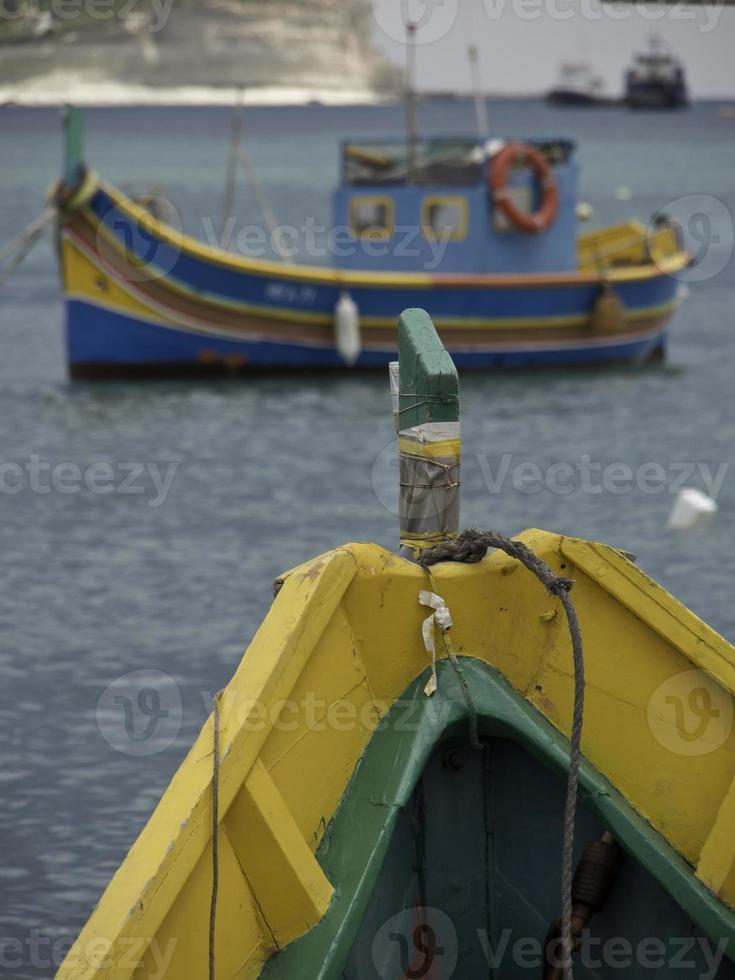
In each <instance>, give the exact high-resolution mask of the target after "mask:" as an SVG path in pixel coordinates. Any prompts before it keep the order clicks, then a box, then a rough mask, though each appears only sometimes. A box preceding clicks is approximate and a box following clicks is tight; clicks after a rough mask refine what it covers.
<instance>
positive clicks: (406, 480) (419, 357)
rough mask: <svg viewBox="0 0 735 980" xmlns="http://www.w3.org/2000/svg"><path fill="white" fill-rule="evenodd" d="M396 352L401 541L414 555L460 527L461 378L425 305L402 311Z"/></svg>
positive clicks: (393, 383) (394, 385) (394, 375)
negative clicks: (397, 357) (397, 362)
mask: <svg viewBox="0 0 735 980" xmlns="http://www.w3.org/2000/svg"><path fill="white" fill-rule="evenodd" d="M398 354H399V366H398V371H396V367H395V365H392V369H391V386H392V389H393V394H394V412H395V413H396V429H397V430H398V452H399V460H400V481H401V485H400V498H399V514H400V525H401V546H402V553H403V554H411V555H412V556H414V557H415V556H416V554H417V553H418V552H419V551H421V550H422V549H423V548H430V547H431V546H432V545H434V544H437V543H438V542H440V541H444V540H446V539H447V538H449V537H453V536H454V535H456V534H457V532H458V531H459V461H460V451H461V442H460V431H459V378H458V376H457V369H456V367H455V366H454V362H453V361H452V359H451V357H450V356H449V354H448V352H447V350H446V348H445V347H444V345H443V344H442V342H441V340H440V339H439V335H438V334H437V332H436V329H435V327H434V324H433V323H432V322H431V317H430V316H429V314H428V313H426V311H425V310H405V311H404V312H403V314H402V315H401V318H400V320H399V322H398ZM396 396H397V397H396Z"/></svg>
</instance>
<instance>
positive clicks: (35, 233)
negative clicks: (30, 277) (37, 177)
mask: <svg viewBox="0 0 735 980" xmlns="http://www.w3.org/2000/svg"><path fill="white" fill-rule="evenodd" d="M55 217H56V208H55V207H54V205H51V204H50V205H49V206H48V207H45V208H44V209H43V211H42V212H41V213H40V214H39V215H38V217H37V218H34V219H33V221H31V222H30V224H28V225H26V227H25V228H24V229H23V231H22V232H21V233H20V234H19V235H16V236H15V238H12V239H11V240H10V241H9V242H6V244H5V245H3V246H2V247H1V248H0V265H4V264H5V263H7V266H6V268H5V269H3V270H2V272H0V286H4V285H5V283H6V282H7V281H8V279H10V277H11V276H12V274H13V273H14V272H15V270H16V269H17V268H18V266H19V265H20V264H21V262H22V261H23V259H25V258H26V256H27V255H28V253H29V252H30V251H31V249H32V248H33V246H34V245H35V244H36V242H37V241H38V240H39V239H40V237H41V235H42V234H43V232H44V231H45V230H46V227H47V226H48V225H49V224H50V223H51V222H52V221H53V220H54V218H55Z"/></svg>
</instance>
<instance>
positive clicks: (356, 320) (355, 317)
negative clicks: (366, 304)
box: [334, 289, 362, 367]
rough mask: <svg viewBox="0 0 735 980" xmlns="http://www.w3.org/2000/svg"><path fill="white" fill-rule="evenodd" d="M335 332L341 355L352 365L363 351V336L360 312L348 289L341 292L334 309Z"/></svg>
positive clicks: (346, 362)
mask: <svg viewBox="0 0 735 980" xmlns="http://www.w3.org/2000/svg"><path fill="white" fill-rule="evenodd" d="M334 332H335V335H336V336H335V343H336V347H337V351H338V353H339V356H340V357H341V358H342V360H343V361H344V362H345V364H347V365H349V366H350V367H351V366H352V365H353V364H354V363H355V361H356V360H357V359H358V357H359V356H360V353H361V352H362V338H361V337H360V313H359V311H358V309H357V304H356V303H355V301H354V300H353V298H352V297H351V296H350V294H349V293H348V292H347V290H346V289H344V290H342V292H341V293H340V295H339V299H338V300H337V305H336V307H335V309H334Z"/></svg>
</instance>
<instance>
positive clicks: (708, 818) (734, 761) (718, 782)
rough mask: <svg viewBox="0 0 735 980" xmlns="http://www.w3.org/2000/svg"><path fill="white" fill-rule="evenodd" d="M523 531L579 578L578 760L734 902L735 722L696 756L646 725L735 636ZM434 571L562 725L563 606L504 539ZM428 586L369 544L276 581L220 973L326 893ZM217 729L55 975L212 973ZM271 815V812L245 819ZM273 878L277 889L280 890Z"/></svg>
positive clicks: (499, 660)
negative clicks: (685, 676)
mask: <svg viewBox="0 0 735 980" xmlns="http://www.w3.org/2000/svg"><path fill="white" fill-rule="evenodd" d="M520 539H521V540H523V541H525V543H526V544H528V545H529V546H530V547H531V548H532V549H533V550H534V551H535V552H536V553H537V554H539V555H540V556H541V557H543V558H544V560H546V561H547V562H548V563H549V564H550V565H551V566H552V568H554V569H555V570H556V571H557V572H559V573H563V574H565V575H572V577H574V578H575V579H576V583H577V584H576V586H575V590H574V597H575V604H576V607H577V610H578V614H579V618H580V623H581V627H582V632H583V635H584V640H585V651H586V673H587V704H586V719H585V734H584V743H583V751H584V753H585V756H586V757H587V759H588V760H589V761H590V763H591V764H592V765H593V766H595V767H596V768H597V769H598V771H599V772H600V773H601V774H602V775H603V776H605V777H606V778H607V779H608V780H610V782H612V783H613V785H615V786H616V788H617V789H618V790H619V791H620V792H621V793H622V794H623V796H624V797H625V798H626V799H627V800H628V802H629V803H630V804H631V805H632V806H633V807H634V808H635V809H636V810H637V811H638V812H639V813H640V814H641V815H642V816H643V817H645V818H646V819H647V820H648V821H649V822H650V823H651V824H652V826H653V827H654V828H655V829H656V830H658V831H659V833H661V834H662V836H663V837H664V838H665V839H666V840H667V841H668V843H669V844H670V845H671V846H672V847H674V848H675V849H676V850H677V851H678V852H679V853H680V854H681V855H682V856H683V857H684V858H685V860H687V861H688V862H689V864H690V865H691V866H692V868H693V869H696V872H697V874H698V875H699V877H700V879H701V880H702V881H703V882H704V883H705V884H706V885H708V886H709V887H711V888H713V890H715V891H716V892H717V894H718V895H719V896H720V897H721V898H722V899H723V900H724V901H725V902H727V903H728V904H729V905H735V887H734V883H733V862H734V860H735V840H733V837H732V834H731V833H726V832H725V831H724V829H723V828H724V827H726V826H729V823H727V818H728V817H729V815H730V814H731V813H732V812H733V811H734V810H735V798H734V794H735V790H734V789H733V780H734V779H735V734H733V732H732V731H730V732H729V734H728V735H727V737H726V738H725V739H724V740H723V741H722V743H721V744H718V745H712V746H709V745H708V746H707V748H708V752H707V753H706V754H704V755H700V756H698V757H697V758H696V760H695V761H696V764H695V765H693V764H692V759H691V757H688V756H687V755H686V754H677V753H676V752H672V751H671V749H670V747H667V746H666V745H663V744H662V743H661V741H660V740H659V739H658V738H657V737H656V735H655V734H654V730H653V728H652V727H651V723H650V719H649V712H650V710H651V704H652V703H654V704H655V696H656V692H657V691H659V690H660V689H661V686H662V685H665V684H666V683H668V682H669V681H670V680H671V678H674V677H676V676H677V675H679V674H680V673H682V672H683V671H691V670H692V669H693V668H694V669H700V670H701V671H702V677H703V678H709V679H711V683H713V684H715V685H716V686H717V688H718V689H719V690H721V691H722V692H726V694H727V696H728V697H731V696H732V694H733V692H734V691H735V649H733V647H732V646H731V645H730V644H728V643H727V642H726V641H725V640H724V639H723V638H722V637H720V636H718V635H717V634H716V633H715V632H714V631H712V630H711V629H710V628H709V627H707V626H706V625H705V624H704V623H702V622H701V621H700V620H699V619H698V618H697V617H696V616H694V615H693V614H692V613H691V612H689V611H688V610H686V609H685V608H684V607H683V606H681V604H680V603H677V602H676V600H674V599H672V598H671V597H670V596H668V595H667V594H666V593H665V592H664V590H663V589H661V588H660V586H658V585H656V583H654V582H652V581H651V580H650V579H649V578H648V577H647V576H646V575H645V574H644V573H643V572H641V570H640V569H638V568H637V567H636V566H635V565H633V564H632V563H631V562H629V561H628V559H627V558H626V557H625V556H624V555H623V554H622V553H621V552H618V551H616V550H615V549H612V548H608V547H606V546H603V545H598V544H595V543H591V542H586V541H578V540H575V539H569V538H564V537H560V536H558V535H553V534H549V533H547V532H543V531H527V532H524V534H522V535H520ZM432 579H433V582H434V583H435V587H436V588H437V589H438V590H439V591H440V593H441V594H442V596H443V597H444V598H445V600H446V602H447V604H448V606H449V608H450V610H451V612H452V616H453V619H454V623H455V626H454V628H453V645H454V648H455V650H456V651H457V653H458V654H459V655H461V656H471V657H475V658H478V659H480V660H483V661H484V662H486V663H488V664H491V665H493V666H494V667H495V668H496V669H498V670H499V671H500V672H501V673H502V674H503V675H504V676H505V678H506V679H507V680H508V681H509V683H510V684H511V685H512V686H513V687H514V688H515V689H516V690H517V691H518V692H520V694H521V695H522V696H523V697H524V698H525V699H526V700H527V701H528V702H529V703H530V704H531V705H533V706H534V707H535V708H536V709H537V710H538V711H539V712H540V713H541V714H542V715H544V716H545V717H546V718H547V719H548V720H549V721H550V722H551V723H552V724H553V725H554V726H555V727H556V728H557V729H559V730H560V731H561V732H562V733H564V734H565V735H567V734H568V732H569V727H570V720H571V708H572V700H573V683H572V663H571V651H570V648H569V640H568V636H567V631H566V628H565V626H564V622H563V616H562V615H560V608H559V606H558V603H557V601H556V600H553V599H551V598H549V596H548V595H547V594H546V593H545V592H544V590H543V588H542V587H541V586H540V585H539V583H538V582H537V581H536V579H535V578H534V577H533V576H531V575H530V574H529V573H528V572H527V571H526V570H525V569H523V568H522V566H520V565H519V563H518V562H516V561H515V560H513V559H510V558H508V557H507V556H505V555H503V554H501V553H498V552H495V553H493V554H491V555H490V556H489V557H488V558H486V559H485V560H484V561H483V562H481V563H480V564H479V565H472V566H462V565H453V564H443V565H439V566H436V567H435V568H434V570H433V576H432ZM427 582H428V579H427V576H426V574H425V573H424V572H423V571H422V570H421V569H420V568H418V567H417V566H415V565H412V564H411V563H409V562H406V561H404V560H402V559H400V558H398V557H396V556H395V555H393V554H390V553H388V552H386V551H384V550H383V549H381V548H379V547H377V546H374V545H346V546H345V547H343V548H340V549H338V550H337V551H334V552H330V553H328V554H326V555H323V556H321V557H320V558H317V559H315V560H314V561H311V562H307V563H306V564H304V565H302V566H300V567H298V568H296V569H293V570H292V571H291V572H289V573H287V574H286V575H284V577H283V584H282V587H281V589H280V592H279V594H278V597H277V599H276V600H275V603H274V605H273V607H272V609H271V611H270V613H269V614H268V615H267V616H266V618H265V620H264V622H263V624H262V626H261V627H260V629H259V631H258V633H257V634H256V636H255V638H254V639H253V641H252V643H251V645H250V647H249V649H248V651H247V654H246V655H245V656H244V657H243V659H242V661H241V663H240V665H239V666H238V667H237V669H236V671H235V674H234V676H233V678H232V680H231V681H230V683H229V685H228V686H227V688H226V689H225V691H224V692H223V694H222V696H221V701H220V705H221V713H222V736H221V755H222V762H221V770H220V819H221V822H220V837H221V856H220V874H221V891H222V895H221V898H220V908H221V909H222V912H221V914H220V916H219V918H218V931H217V957H218V964H219V966H218V969H221V974H220V975H222V976H225V977H233V978H235V977H237V978H242V980H245V978H255V977H257V976H258V975H259V973H260V970H261V968H262V965H263V964H264V963H265V962H266V960H267V959H268V957H269V956H270V955H271V954H272V952H273V950H274V949H277V948H278V947H279V946H280V945H283V944H284V943H285V942H287V941H289V939H292V938H294V936H295V934H298V932H299V930H300V931H301V932H303V931H306V930H307V929H308V928H309V927H310V924H311V925H313V924H314V922H315V921H316V920H318V919H319V917H321V916H322V915H323V914H324V912H325V910H326V906H327V904H328V902H329V895H330V888H331V886H330V884H329V883H328V882H326V880H325V879H324V877H323V875H322V874H320V869H319V867H318V863H317V862H316V860H315V858H314V854H315V853H316V851H317V848H318V845H319V841H320V840H321V836H322V834H323V832H324V829H325V827H326V825H327V824H328V823H329V821H330V819H331V818H332V816H333V815H334V812H335V810H336V807H337V806H338V804H339V801H340V800H341V798H342V796H343V794H344V792H345V789H346V788H347V785H348V783H349V780H350V778H351V776H352V773H353V771H354V768H355V766H356V764H357V762H358V760H359V758H360V756H361V754H362V752H363V751H364V748H365V747H366V745H367V743H368V741H369V739H370V736H371V734H372V732H373V731H374V728H375V726H376V724H377V723H378V721H379V719H380V717H382V716H383V715H384V714H385V713H386V712H387V711H388V710H389V709H390V706H391V705H392V704H393V703H394V702H395V700H396V699H397V698H398V697H399V696H400V695H401V693H402V692H403V691H404V690H405V689H406V688H407V687H408V685H409V684H410V683H411V682H412V681H413V680H414V679H415V678H416V677H418V676H419V675H420V674H421V673H422V672H423V670H424V669H425V668H426V666H427V664H428V662H427V658H426V652H425V649H424V646H423V642H422V638H421V623H422V620H423V618H424V617H425V612H426V611H425V609H424V608H423V607H421V606H420V605H419V603H418V601H417V600H418V592H419V591H420V589H422V588H425V587H426V585H427ZM708 683H709V681H708ZM310 699H311V700H310ZM314 699H316V702H317V704H318V707H317V708H316V709H314V712H313V714H308V713H307V710H306V705H307V704H312V707H313V703H314ZM347 709H349V711H348V710H347ZM212 738H213V729H212V720H211V718H210V720H209V721H208V722H207V723H206V724H205V726H204V728H203V729H202V732H201V734H200V736H199V738H198V739H197V741H196V743H195V744H194V746H193V747H192V749H191V751H190V753H189V755H188V756H187V758H186V760H185V761H184V762H183V764H182V766H181V768H180V769H179V771H178V772H177V774H176V776H175V777H174V779H173V780H172V782H171V784H170V786H169V788H168V789H167V790H166V792H165V794H164V796H163V797H162V799H161V802H160V803H159V805H158V807H157V809H156V811H155V812H154V814H153V816H152V817H151V819H150V821H149V823H148V825H147V827H146V828H145V830H144V831H143V833H142V834H141V835H140V837H139V838H138V840H137V841H136V843H135V844H134V845H133V847H132V849H131V851H130V853H129V855H128V857H127V859H126V861H125V862H124V863H123V865H122V866H121V868H120V869H119V870H118V872H117V873H116V875H115V877H114V878H113V880H112V882H111V883H110V885H109V887H108V889H107V891H106V893H105V895H104V896H103V898H102V900H101V902H100V904H99V905H98V907H97V909H96V910H95V912H94V914H93V915H92V917H91V918H90V920H89V922H88V923H87V925H86V927H85V929H84V930H83V932H82V934H81V935H80V937H79V940H78V941H77V944H75V947H74V948H73V949H72V951H71V952H70V954H69V957H68V958H67V960H66V961H65V963H64V965H63V966H62V968H61V970H60V972H59V974H58V976H59V977H60V978H63V980H71V978H75V980H81V978H91V977H98V978H102V977H105V978H115V980H123V978H131V977H133V976H134V975H135V974H134V969H135V967H136V964H137V966H138V968H139V969H140V971H141V973H140V975H142V976H146V975H148V974H147V973H146V970H149V971H153V970H154V969H155V965H156V962H157V961H158V959H160V957H161V956H162V955H163V953H164V952H167V951H169V950H170V951H171V960H170V964H169V969H170V973H169V974H168V975H171V976H204V975H206V957H207V935H208V913H209V906H208V900H209V888H210V887H211V829H210V824H211V785H212ZM265 812H268V813H269V814H270V817H269V820H268V821H265V822H263V821H260V823H259V822H258V820H257V819H253V816H252V815H253V814H256V815H257V813H265ZM238 815H239V816H238ZM243 815H246V816H243ZM235 816H237V819H235ZM244 820H246V821H247V823H248V826H249V828H250V830H251V831H252V833H251V834H250V835H248V834H244V833H243V832H242V826H243V821H244ZM264 867H268V868H270V869H271V870H272V875H271V876H270V878H269V876H268V875H267V874H264V872H263V868H264ZM274 889H275V891H274ZM279 889H280V890H281V892H283V890H284V889H288V891H289V895H290V899H291V900H290V901H289V902H280V901H278V900H277V899H275V898H274V894H275V895H277V894H278V893H279V891H278V890H279ZM233 911H234V916H233ZM131 944H138V945H137V946H136V948H139V949H140V955H139V956H138V958H137V960H136V959H135V958H134V957H132V956H131V955H130V949H131ZM157 958H158V959H157ZM131 963H132V965H131Z"/></svg>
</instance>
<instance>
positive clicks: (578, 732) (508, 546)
mask: <svg viewBox="0 0 735 980" xmlns="http://www.w3.org/2000/svg"><path fill="white" fill-rule="evenodd" d="M488 548H497V549H498V550H499V551H503V552H505V554H506V555H509V556H510V557H511V558H515V559H517V560H518V561H520V562H521V563H522V564H523V565H525V566H526V568H527V569H528V570H529V571H531V572H533V574H534V575H535V576H536V577H537V578H538V579H539V581H540V582H541V583H542V585H543V586H544V588H545V589H546V591H547V592H548V593H549V594H550V595H552V596H554V597H555V598H557V599H558V600H559V601H560V602H561V604H562V606H563V607H564V612H565V614H566V617H567V624H568V626H569V636H570V638H571V641H572V656H573V660H574V709H573V712H572V731H571V735H570V739H569V742H570V749H569V775H568V778H567V793H566V801H565V804H564V828H563V838H562V859H561V910H562V913H561V916H562V927H561V933H562V935H561V942H562V967H563V971H564V977H565V980H573V968H572V877H573V874H574V866H573V861H574V825H575V820H576V813H577V791H578V787H579V766H580V760H581V754H582V724H583V716H584V651H583V648H582V634H581V631H580V628H579V620H578V619H577V613H576V610H575V608H574V604H573V603H572V600H571V599H570V597H569V592H570V590H571V589H572V587H573V585H574V580H573V579H570V578H564V577H563V576H560V575H557V574H556V573H555V572H554V571H552V569H551V568H549V566H548V565H547V564H546V562H545V561H543V560H542V559H541V558H539V557H538V555H535V554H534V553H533V551H531V549H530V548H529V547H528V546H527V545H525V544H523V542H522V541H513V540H512V539H511V538H506V537H505V536H504V535H502V534H498V532H497V531H478V530H476V529H475V528H470V529H468V530H466V531H462V533H461V534H459V535H458V536H457V537H456V538H452V539H450V540H448V541H443V542H442V543H441V544H438V545H435V546H434V547H433V548H427V549H426V550H425V551H423V552H422V553H421V554H420V555H419V557H418V558H417V562H418V564H419V565H422V566H423V567H424V568H425V569H426V570H427V571H428V570H429V568H430V566H431V565H435V564H437V562H441V561H459V562H466V563H469V564H474V563H475V562H478V561H481V560H482V559H483V558H484V557H485V555H486V554H487V550H488ZM435 591H436V590H435ZM447 652H449V647H447ZM450 658H451V660H452V665H453V666H454V668H455V671H456V670H457V668H458V667H459V661H458V660H457V658H456V657H454V656H452V655H451V654H450ZM457 676H458V679H459V680H460V684H461V685H462V689H463V692H464V694H465V699H467V698H469V700H468V709H470V717H471V719H473V721H472V734H471V737H472V739H473V742H474V741H475V740H476V739H477V734H476V732H477V728H476V724H477V722H476V712H475V711H474V705H473V704H472V699H471V696H470V695H469V691H468V689H467V685H466V683H462V682H463V678H462V675H461V668H460V672H459V673H458V675H457Z"/></svg>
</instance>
